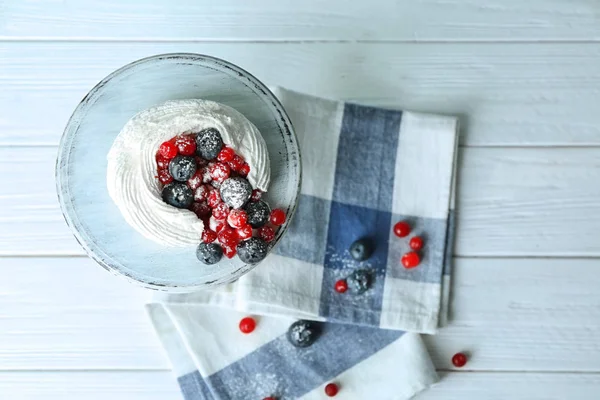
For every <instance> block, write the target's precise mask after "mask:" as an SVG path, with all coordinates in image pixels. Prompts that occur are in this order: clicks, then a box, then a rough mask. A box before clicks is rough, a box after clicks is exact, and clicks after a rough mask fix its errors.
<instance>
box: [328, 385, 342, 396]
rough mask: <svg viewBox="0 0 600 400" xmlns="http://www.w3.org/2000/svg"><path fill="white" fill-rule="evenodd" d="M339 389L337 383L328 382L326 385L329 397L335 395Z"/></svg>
mask: <svg viewBox="0 0 600 400" xmlns="http://www.w3.org/2000/svg"><path fill="white" fill-rule="evenodd" d="M339 391H340V389H339V388H338V385H336V384H335V383H328V384H327V386H325V394H326V395H327V396H329V397H333V396H335V395H336V394H338V392H339Z"/></svg>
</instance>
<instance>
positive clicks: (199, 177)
mask: <svg viewBox="0 0 600 400" xmlns="http://www.w3.org/2000/svg"><path fill="white" fill-rule="evenodd" d="M203 180H204V176H203V173H202V170H201V169H199V170H197V171H196V172H195V173H194V175H193V176H192V177H191V178H190V179H188V181H187V185H188V186H189V187H190V189H192V190H196V189H198V187H199V186H200V185H202V181H203Z"/></svg>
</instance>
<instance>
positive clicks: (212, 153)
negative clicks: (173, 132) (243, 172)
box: [196, 128, 223, 160]
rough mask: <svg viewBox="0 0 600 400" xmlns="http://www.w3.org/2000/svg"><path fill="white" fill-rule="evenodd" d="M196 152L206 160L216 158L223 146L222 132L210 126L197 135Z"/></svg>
mask: <svg viewBox="0 0 600 400" xmlns="http://www.w3.org/2000/svg"><path fill="white" fill-rule="evenodd" d="M196 146H197V148H196V152H197V153H198V155H199V156H200V157H202V158H204V159H206V160H214V159H215V158H217V156H218V155H219V152H220V151H221V148H222V147H223V139H222V138H221V134H220V133H219V131H218V130H216V129H215V128H208V129H204V130H203V131H200V132H199V133H198V134H197V135H196Z"/></svg>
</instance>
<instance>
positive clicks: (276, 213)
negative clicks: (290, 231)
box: [270, 208, 285, 226]
mask: <svg viewBox="0 0 600 400" xmlns="http://www.w3.org/2000/svg"><path fill="white" fill-rule="evenodd" d="M270 221H271V223H272V224H273V225H275V226H279V225H283V223H284V222H285V212H284V211H283V210H282V209H280V208H276V209H274V210H273V211H271V217H270Z"/></svg>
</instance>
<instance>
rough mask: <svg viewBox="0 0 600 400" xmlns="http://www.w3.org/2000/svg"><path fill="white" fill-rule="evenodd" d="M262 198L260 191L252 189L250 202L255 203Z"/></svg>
mask: <svg viewBox="0 0 600 400" xmlns="http://www.w3.org/2000/svg"><path fill="white" fill-rule="evenodd" d="M261 197H262V191H261V190H260V189H254V190H253V191H252V196H251V197H250V201H252V202H257V201H259V200H260V198H261Z"/></svg>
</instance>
